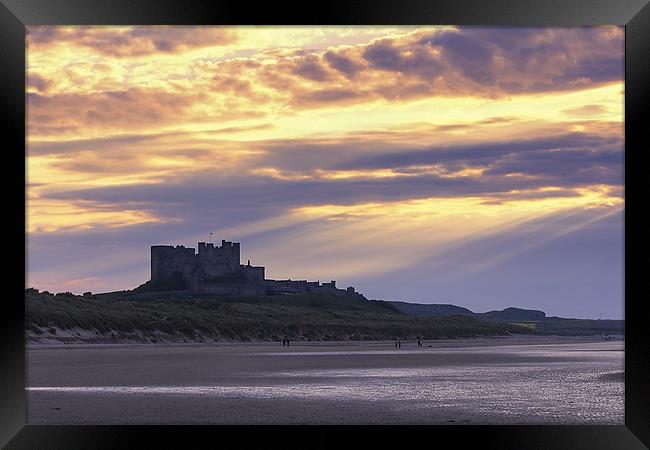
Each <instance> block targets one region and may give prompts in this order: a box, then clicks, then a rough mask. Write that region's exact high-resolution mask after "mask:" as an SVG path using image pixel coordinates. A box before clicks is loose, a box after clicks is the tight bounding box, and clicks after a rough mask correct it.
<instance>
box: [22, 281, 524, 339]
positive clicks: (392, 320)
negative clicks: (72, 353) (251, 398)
mask: <svg viewBox="0 0 650 450" xmlns="http://www.w3.org/2000/svg"><path fill="white" fill-rule="evenodd" d="M25 307H26V328H27V332H28V333H27V334H28V339H29V340H30V341H32V342H37V341H39V340H40V341H52V340H58V341H61V342H66V341H67V342H72V341H80V340H83V341H85V342H125V341H138V342H160V341H176V342H183V341H198V342H201V341H215V340H216V341H233V340H236V341H250V340H256V341H257V340H261V341H264V340H267V341H274V340H275V341H279V340H281V339H283V338H285V337H286V338H289V339H292V340H384V339H395V338H397V337H399V338H400V339H418V338H420V339H445V338H459V337H474V336H497V335H508V334H514V333H530V332H531V331H530V330H527V329H525V328H523V327H518V326H513V325H509V324H500V323H487V322H481V321H478V320H476V319H474V318H471V317H463V316H447V317H418V316H408V315H405V314H402V313H400V312H399V311H397V310H396V308H394V307H393V306H391V305H390V304H388V303H387V302H382V301H370V300H365V299H363V298H355V297H346V296H336V295H330V294H304V295H295V296H277V297H249V298H246V297H244V298H224V299H177V300H147V301H139V300H132V299H129V297H128V293H112V294H110V295H106V294H105V295H102V296H85V297H84V296H76V295H72V294H57V295H56V296H53V295H51V294H44V293H38V292H36V291H35V290H27V291H26V293H25Z"/></svg>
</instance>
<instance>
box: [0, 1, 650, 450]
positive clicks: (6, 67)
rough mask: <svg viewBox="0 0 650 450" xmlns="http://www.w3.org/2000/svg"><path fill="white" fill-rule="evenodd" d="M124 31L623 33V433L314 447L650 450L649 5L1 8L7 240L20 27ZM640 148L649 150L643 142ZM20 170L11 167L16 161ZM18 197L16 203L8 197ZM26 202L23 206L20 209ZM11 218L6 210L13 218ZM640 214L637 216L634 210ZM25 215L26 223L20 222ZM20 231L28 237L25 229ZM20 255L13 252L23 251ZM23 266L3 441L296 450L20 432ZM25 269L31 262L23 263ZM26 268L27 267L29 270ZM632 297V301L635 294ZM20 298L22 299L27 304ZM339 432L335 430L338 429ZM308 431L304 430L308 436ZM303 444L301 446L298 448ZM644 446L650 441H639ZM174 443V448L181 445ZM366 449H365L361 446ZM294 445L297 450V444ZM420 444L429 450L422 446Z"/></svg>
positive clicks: (151, 430)
mask: <svg viewBox="0 0 650 450" xmlns="http://www.w3.org/2000/svg"><path fill="white" fill-rule="evenodd" d="M56 24H61V25H73V24H79V25H91V24H95V25H127V24H142V25H145V24H232V25H235V24H276V25H294V24H295V25H317V24H320V25H335V24H367V25H382V24H405V25H406V24H454V25H490V26H506V25H507V26H587V25H624V26H625V30H626V36H625V140H626V147H627V151H626V152H625V203H626V206H625V237H626V239H625V293H626V296H625V297H626V302H625V319H626V330H625V331H626V337H625V425H624V426H586V425H585V426H569V425H566V426H561V425H560V426H557V425H553V426H543V425H539V426H518V425H513V426H465V425H464V426H431V427H422V426H419V427H408V426H407V427H372V429H369V428H368V427H310V429H309V430H308V434H309V435H310V437H309V438H308V439H309V441H312V442H316V441H317V442H318V443H319V444H321V445H327V444H331V445H340V439H341V436H340V433H341V432H344V433H345V432H349V431H361V432H362V433H363V439H369V440H372V441H377V442H382V441H383V440H384V439H385V438H386V437H387V436H388V435H391V437H394V438H398V439H400V440H403V441H402V443H403V444H404V445H409V443H408V441H411V440H412V439H413V438H414V437H416V435H414V434H413V433H414V432H416V431H417V437H418V438H424V439H426V440H425V443H426V445H427V446H428V447H429V446H431V445H434V446H438V444H440V442H443V441H447V442H453V443H454V447H462V446H464V445H466V444H468V443H474V445H480V448H499V449H511V448H512V449H515V448H517V449H523V448H525V449H542V448H543V449H546V448H562V449H578V448H589V449H636V448H645V446H648V445H650V427H649V426H648V424H650V406H649V405H650V383H649V382H648V380H650V350H649V349H650V345H649V343H648V333H645V332H644V331H645V329H646V327H647V324H646V322H647V319H646V317H645V316H644V315H643V313H642V311H643V303H644V298H643V297H641V296H639V294H640V293H641V292H642V289H641V283H642V281H643V279H644V274H643V272H642V271H643V270H644V265H643V264H641V263H638V264H633V263H632V261H643V260H642V259H641V258H640V256H641V252H642V251H643V250H642V248H643V247H644V245H643V242H642V241H643V240H644V239H643V233H642V232H641V230H640V228H641V227H642V226H643V225H642V224H643V222H642V221H641V220H640V217H639V215H640V214H639V213H638V211H640V208H641V206H642V205H641V202H642V197H641V194H640V192H639V190H638V186H639V184H640V181H639V180H640V179H641V177H642V173H641V171H642V170H643V165H642V164H641V163H640V158H641V154H642V152H643V151H644V150H645V151H647V148H648V147H649V145H648V133H647V131H646V130H643V129H642V128H643V127H644V124H643V122H642V120H643V119H642V118H643V117H647V116H648V112H649V111H648V109H649V108H648V98H649V96H648V93H649V90H650V58H648V55H650V5H649V4H648V2H647V0H616V1H614V0H547V1H537V0H498V1H497V0H492V1H489V2H488V1H480V0H438V1H435V0H428V1H426V0H400V1H395V0H393V1H389V0H364V1H360V0H357V1H347V2H346V1H338V0H337V1H328V2H322V3H318V4H306V3H305V4H299V3H288V2H287V3H286V4H284V5H278V4H277V3H275V2H264V3H263V2H259V4H257V3H248V2H241V1H240V2H237V1H234V0H217V1H213V2H210V1H202V0H184V1H180V0H178V1H160V0H158V1H155V0H131V1H121V2H117V1H112V2H109V1H105V0H0V57H1V58H2V60H1V61H2V63H1V64H0V80H1V83H2V87H1V89H0V102H1V106H0V114H1V118H2V122H3V125H4V126H5V132H4V136H3V143H4V144H5V146H3V147H4V156H5V161H6V156H7V155H12V156H13V157H14V158H16V159H15V160H13V162H12V163H11V164H10V165H5V168H4V171H3V172H4V177H3V178H5V179H9V180H8V181H9V182H10V183H11V184H12V185H14V187H13V188H9V189H6V190H5V193H6V194H7V195H5V196H4V200H5V201H4V206H5V208H6V210H7V214H6V217H5V220H4V221H3V222H4V225H5V229H7V228H6V227H7V226H8V229H9V230H10V231H11V232H13V233H15V235H16V238H15V239H12V238H9V239H8V240H9V241H10V243H15V244H16V245H17V246H20V242H21V241H20V239H17V237H18V234H19V233H23V235H24V233H25V222H24V218H25V215H24V214H25V209H24V208H25V203H24V200H25V198H24V191H23V197H22V199H21V196H20V195H19V194H18V192H20V189H21V188H20V187H18V188H16V187H15V186H17V185H19V184H20V183H21V182H22V183H25V158H24V156H25V155H20V154H19V153H20V152H19V149H21V148H22V149H25V26H29V25H56ZM644 144H645V145H644ZM14 164H15V165H14ZM10 200H11V201H13V204H12V205H9V201H10ZM21 200H22V203H21ZM9 211H11V212H10V213H9ZM635 211H636V212H635ZM21 218H22V219H21ZM21 227H22V230H19V228H21ZM22 242H23V250H20V249H19V248H17V249H15V250H13V249H12V250H8V249H7V250H6V252H10V251H11V252H12V254H14V255H15V254H17V255H20V254H22V252H23V251H25V254H26V241H22ZM20 260H21V259H20V258H17V257H15V256H14V257H12V258H11V259H9V261H11V263H12V265H13V268H14V269H15V270H17V271H18V274H17V276H15V277H12V276H10V275H5V276H6V278H5V279H6V280H9V281H10V282H11V283H10V285H11V290H9V291H6V292H5V298H4V299H3V316H4V318H5V320H4V321H3V322H4V323H3V326H2V327H1V328H0V330H1V331H0V333H1V336H2V339H1V340H0V342H2V343H3V344H4V349H3V351H2V358H1V360H0V367H1V368H2V382H1V383H0V384H1V386H2V387H1V392H0V445H3V446H4V445H6V448H34V449H37V448H48V449H53V448H66V449H70V448H92V449H99V448H122V447H134V446H135V444H134V439H138V440H141V442H146V443H147V444H150V445H151V446H153V445H155V444H154V443H159V445H163V447H166V446H170V445H171V446H178V447H180V446H183V447H187V443H188V442H190V441H193V440H195V439H196V438H201V439H208V441H206V442H211V443H212V445H219V444H221V443H222V442H225V440H226V439H229V438H236V439H237V440H238V442H239V443H240V444H243V443H244V442H245V441H247V440H249V439H251V438H254V437H255V436H258V437H259V435H260V432H262V431H263V432H264V433H263V436H264V438H265V439H269V441H268V442H273V441H274V440H276V439H277V441H278V442H276V443H280V442H285V443H286V445H291V443H292V442H291V440H293V439H292V438H295V435H294V433H295V432H296V428H295V427H248V426H245V427H244V426H239V427H237V426H235V427H218V426H214V427H210V426H36V425H25V398H26V396H25V389H24V388H25V372H26V368H25V327H24V319H25V317H24V303H22V302H21V301H20V300H19V299H20V298H21V297H23V296H24V292H23V290H24V288H25V286H24V283H23V286H22V287H21V286H19V281H18V280H20V279H21V278H20V272H21V271H22V272H23V276H24V275H25V272H24V270H22V269H21V268H20V264H19V263H18V262H19V261H20ZM23 262H25V263H26V261H23ZM25 267H26V265H25V266H23V269H24V268H25ZM635 293H637V295H635ZM23 298H24V297H23ZM334 430H336V431H337V433H332V431H334ZM303 431H304V430H303ZM301 441H302V442H304V444H305V445H307V442H306V441H303V440H302V439H301ZM644 443H645V445H644ZM175 444H176V445H175ZM365 444H366V445H371V444H370V441H366V442H365ZM294 445H295V443H294ZM418 445H423V444H418Z"/></svg>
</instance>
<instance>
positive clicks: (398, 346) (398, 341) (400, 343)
mask: <svg viewBox="0 0 650 450" xmlns="http://www.w3.org/2000/svg"><path fill="white" fill-rule="evenodd" d="M397 348H402V341H400V340H399V339H398V340H397Z"/></svg>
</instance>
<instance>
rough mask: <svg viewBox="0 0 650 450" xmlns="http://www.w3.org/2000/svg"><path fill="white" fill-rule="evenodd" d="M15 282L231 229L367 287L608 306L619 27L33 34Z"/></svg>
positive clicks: (126, 285) (121, 270)
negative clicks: (23, 267) (22, 223)
mask: <svg viewBox="0 0 650 450" xmlns="http://www.w3.org/2000/svg"><path fill="white" fill-rule="evenodd" d="M26 39H27V74H26V77H27V92H26V102H27V155H26V167H27V169H26V194H27V203H26V223H27V229H26V234H27V267H28V268H27V285H28V286H29V287H35V288H38V289H40V290H48V291H50V292H65V291H71V292H74V293H82V292H85V291H92V292H106V291H113V290H121V289H132V288H134V287H136V286H138V285H139V284H141V283H143V282H145V281H146V280H148V279H149V256H150V246H151V245H171V244H174V245H176V244H182V245H185V246H187V247H196V243H197V242H198V241H208V240H209V239H210V236H209V235H210V233H213V236H214V240H215V241H216V242H220V240H222V239H225V240H229V241H236V242H241V246H242V250H241V252H242V261H243V262H245V261H246V260H248V259H250V260H251V263H252V264H254V265H263V266H266V275H267V278H277V279H281V278H291V279H309V280H320V281H329V280H337V284H338V285H339V286H341V287H345V286H349V285H352V286H355V287H356V288H357V290H358V291H360V292H362V293H363V294H365V295H366V297H367V298H373V299H386V300H402V301H409V302H418V303H451V304H456V305H460V306H464V307H467V308H469V309H471V310H473V311H477V312H482V311H488V310H493V309H502V308H505V307H508V306H516V307H522V308H533V309H541V310H543V311H545V312H546V313H547V315H551V316H563V317H584V318H599V317H602V318H623V310H624V289H623V287H624V285H623V275H624V267H623V265H624V262H623V261H624V260H623V257H624V254H623V242H624V233H623V212H624V179H623V171H624V127H623V125H624V114H623V108H624V72H623V70H624V29H623V27H611V26H607V27H581V28H485V27H454V26H436V27H434V26H431V27H322V26H319V27H213V26H211V27H197V26H187V27H185V26H169V27H168V26H136V27H112V26H111V27H108V26H91V27H86V26H84V27H78V26H76V27H61V26H37V27H28V30H27V38H26Z"/></svg>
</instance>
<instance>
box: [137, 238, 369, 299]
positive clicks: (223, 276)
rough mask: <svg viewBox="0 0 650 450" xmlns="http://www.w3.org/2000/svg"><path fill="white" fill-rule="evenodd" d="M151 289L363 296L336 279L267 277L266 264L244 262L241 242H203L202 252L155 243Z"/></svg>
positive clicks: (221, 292) (234, 294)
mask: <svg viewBox="0 0 650 450" xmlns="http://www.w3.org/2000/svg"><path fill="white" fill-rule="evenodd" d="M147 284H148V288H147V291H154V292H162V291H188V292H189V293H192V294H213V295H226V296H263V295H282V294H300V293H306V292H327V293H333V294H345V295H356V296H359V295H360V294H358V293H357V292H356V291H355V289H354V287H352V286H350V287H348V288H347V289H345V290H343V289H338V288H337V287H336V281H330V282H329V283H321V282H320V281H306V280H297V281H296V280H291V279H288V280H267V279H266V278H265V276H264V267H261V266H251V264H250V261H248V264H246V265H243V264H241V263H240V245H239V242H228V241H225V240H224V241H221V246H220V247H219V246H215V245H214V244H212V243H205V242H199V244H198V251H197V252H195V250H194V249H193V248H186V247H184V246H182V245H177V246H173V245H153V246H151V280H150V281H149V282H148V283H147Z"/></svg>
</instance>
